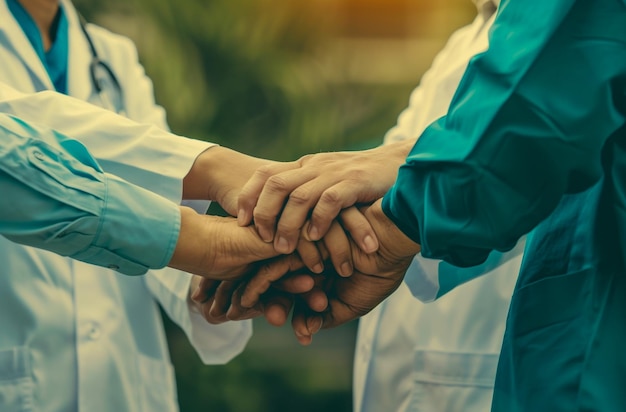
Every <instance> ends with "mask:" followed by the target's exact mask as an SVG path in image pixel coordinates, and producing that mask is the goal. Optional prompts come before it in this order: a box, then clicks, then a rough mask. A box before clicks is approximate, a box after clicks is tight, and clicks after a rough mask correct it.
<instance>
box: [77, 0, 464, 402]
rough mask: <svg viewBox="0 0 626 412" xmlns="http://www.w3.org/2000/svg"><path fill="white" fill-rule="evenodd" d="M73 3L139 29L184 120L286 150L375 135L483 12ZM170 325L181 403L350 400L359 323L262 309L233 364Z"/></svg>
mask: <svg viewBox="0 0 626 412" xmlns="http://www.w3.org/2000/svg"><path fill="white" fill-rule="evenodd" d="M75 3H76V6H77V7H78V9H79V10H80V11H81V12H82V13H83V14H84V15H85V17H86V18H87V19H88V20H90V21H92V22H95V23H98V24H100V25H102V26H104V27H107V28H109V29H110V30H112V31H115V32H118V33H121V34H124V35H127V36H129V37H130V38H132V39H133V40H134V41H135V43H136V44H137V47H138V49H139V54H140V59H141V61H142V63H143V64H144V65H145V67H146V71H147V73H148V75H149V76H150V77H151V78H152V79H153V81H154V83H155V90H156V96H157V101H158V102H159V103H160V104H161V105H163V106H164V107H165V108H166V109H167V112H168V119H169V123H170V126H171V128H172V130H173V131H174V132H176V133H178V134H181V135H185V136H189V137H194V138H198V139H204V140H210V141H214V142H218V143H220V144H223V145H225V146H228V147H231V148H234V149H236V150H240V151H243V152H245V153H249V154H253V155H257V156H262V157H268V158H272V159H276V160H293V159H296V158H298V157H300V156H301V155H303V154H306V153H312V152H319V151H330V150H346V149H361V148H368V147H373V146H376V145H378V144H379V143H380V142H381V139H382V136H383V135H384V133H385V131H386V130H388V129H389V128H390V127H392V126H393V125H394V123H395V120H396V117H397V116H398V114H399V113H400V111H401V110H402V109H403V108H404V107H405V106H406V104H407V102H408V97H409V93H410V92H411V90H412V89H413V88H414V87H415V86H416V85H417V84H418V82H419V78H420V76H421V75H422V73H423V72H424V71H425V70H426V69H427V68H428V66H429V65H430V62H431V60H432V58H433V56H434V55H435V53H436V52H437V51H438V50H439V49H441V48H442V47H443V45H444V42H445V40H446V39H447V37H448V36H449V35H450V33H451V32H452V31H453V30H454V29H455V28H458V27H460V26H461V25H463V24H465V23H467V22H469V21H470V20H471V19H472V17H473V16H474V14H475V8H474V6H473V4H472V2H471V1H470V0H108V1H106V2H96V1H93V0H76V1H75ZM166 324H167V325H166V326H167V329H168V336H169V341H170V348H171V353H172V360H173V362H174V365H175V368H176V373H177V381H178V392H179V401H180V405H181V410H182V411H183V412H195V411H218V412H230V411H234V412H266V411H267V412H282V411H301V412H308V411H319V410H326V411H333V412H334V411H350V410H351V407H352V406H351V405H352V399H351V390H350V387H351V374H352V355H353V352H354V342H355V332H356V323H353V324H349V325H346V326H344V327H342V328H339V329H337V330H333V331H325V332H324V333H321V334H320V335H318V336H316V338H315V339H314V342H313V345H312V346H310V347H307V348H301V347H299V346H298V344H297V343H296V341H295V339H294V338H292V335H291V331H290V330H289V329H288V328H287V327H285V328H282V329H276V328H272V327H270V326H267V325H266V324H265V323H264V321H263V320H260V321H256V322H255V334H254V337H253V338H252V340H251V342H250V343H249V345H248V347H247V349H246V350H245V352H244V353H243V354H242V355H240V356H239V357H238V358H236V359H235V360H233V361H232V362H231V363H229V364H228V365H225V366H202V365H201V363H200V361H199V358H198V357H197V356H196V354H195V353H194V352H193V350H192V349H191V347H190V345H189V344H188V343H187V340H186V338H185V337H184V336H183V335H182V333H181V332H180V331H179V330H178V329H177V328H176V327H175V326H173V325H172V324H171V323H169V322H167V320H166ZM381 412H382V411H381Z"/></svg>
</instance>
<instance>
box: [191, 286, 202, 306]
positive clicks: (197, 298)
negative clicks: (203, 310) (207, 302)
mask: <svg viewBox="0 0 626 412" xmlns="http://www.w3.org/2000/svg"><path fill="white" fill-rule="evenodd" d="M201 295H202V290H201V289H200V288H199V287H197V288H196V290H194V291H193V293H192V294H191V300H193V301H194V302H198V303H202V302H200V296H201Z"/></svg>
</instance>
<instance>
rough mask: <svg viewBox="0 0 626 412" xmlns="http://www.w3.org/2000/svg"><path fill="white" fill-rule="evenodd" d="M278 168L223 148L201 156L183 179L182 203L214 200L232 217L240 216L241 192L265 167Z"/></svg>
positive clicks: (216, 148)
mask: <svg viewBox="0 0 626 412" xmlns="http://www.w3.org/2000/svg"><path fill="white" fill-rule="evenodd" d="M272 164H277V162H273V161H271V160H266V159H260V158H257V157H253V156H248V155H245V154H243V153H240V152H237V151H234V150H231V149H228V148H226V147H222V146H213V147H210V148H209V149H207V150H205V151H204V152H202V153H201V154H200V155H199V156H198V157H197V158H196V161H195V162H194V164H193V166H192V167H191V170H189V172H188V173H187V176H185V178H184V179H183V199H204V200H214V201H216V202H218V203H219V204H220V206H222V208H223V209H224V210H225V211H226V212H227V213H228V214H230V215H231V216H236V215H237V199H238V197H239V192H240V190H241V188H242V187H243V186H244V185H245V184H246V182H248V180H249V179H250V178H251V177H252V175H253V174H254V172H255V171H256V170H257V169H258V168H259V167H262V166H269V165H272Z"/></svg>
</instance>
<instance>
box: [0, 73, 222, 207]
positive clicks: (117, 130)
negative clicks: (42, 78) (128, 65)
mask: <svg viewBox="0 0 626 412" xmlns="http://www.w3.org/2000/svg"><path fill="white" fill-rule="evenodd" d="M0 112H2V113H6V114H12V115H14V116H16V117H19V118H21V119H22V120H24V121H26V122H30V123H34V124H40V125H44V126H46V127H49V128H51V129H55V130H57V131H59V132H61V133H63V134H64V135H67V136H70V137H72V138H74V139H76V140H79V141H80V142H81V143H83V144H84V145H85V146H86V147H87V149H88V150H89V151H90V152H91V153H92V154H93V156H94V157H95V158H96V160H97V161H98V163H99V164H100V165H101V166H102V168H103V169H104V170H105V171H107V172H108V173H111V174H114V175H117V176H119V177H121V178H123V179H125V180H127V181H129V182H131V183H134V184H136V185H138V186H141V187H144V188H146V189H148V190H150V191H152V192H155V193H158V194H159V195H161V196H163V197H165V198H167V199H169V200H172V201H174V202H176V203H179V202H180V199H181V196H182V179H183V178H184V177H185V175H186V174H187V172H188V171H189V168H191V166H192V165H193V162H194V161H195V159H196V158H197V157H198V155H199V154H200V153H201V152H203V151H204V150H206V149H208V148H209V147H211V146H212V144H210V143H206V142H201V141H198V140H193V139H187V138H185V137H181V136H176V135H174V134H171V133H169V132H167V131H166V130H164V129H162V128H161V127H158V126H154V125H150V124H145V123H137V122H135V121H132V120H129V119H127V118H125V117H122V116H119V115H117V114H115V113H113V112H110V111H108V110H105V109H102V108H99V107H96V106H93V105H91V104H89V103H86V102H83V101H81V100H78V99H75V98H72V97H69V96H65V95H62V94H60V93H56V92H52V91H44V92H39V93H29V94H25V93H21V92H18V91H17V90H15V89H13V88H11V87H10V86H8V85H6V84H4V83H0ZM181 165H183V166H181Z"/></svg>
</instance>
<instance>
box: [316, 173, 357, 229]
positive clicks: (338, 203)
mask: <svg viewBox="0 0 626 412" xmlns="http://www.w3.org/2000/svg"><path fill="white" fill-rule="evenodd" d="M358 194H359V186H358V185H354V184H353V183H350V182H345V181H344V182H339V183H337V184H336V185H334V186H331V187H329V188H328V189H326V190H325V191H324V193H322V194H321V196H320V199H319V201H318V202H317V204H316V205H315V207H314V208H313V211H312V212H311V218H310V220H311V224H310V227H309V238H310V239H311V240H319V239H321V238H322V237H323V236H324V234H325V233H326V231H327V230H328V229H329V228H330V225H331V223H332V222H333V220H334V219H335V217H337V216H338V215H339V213H340V212H341V210H342V209H344V208H346V207H350V206H353V205H354V204H355V203H356V202H357V200H358V197H357V195H358Z"/></svg>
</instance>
